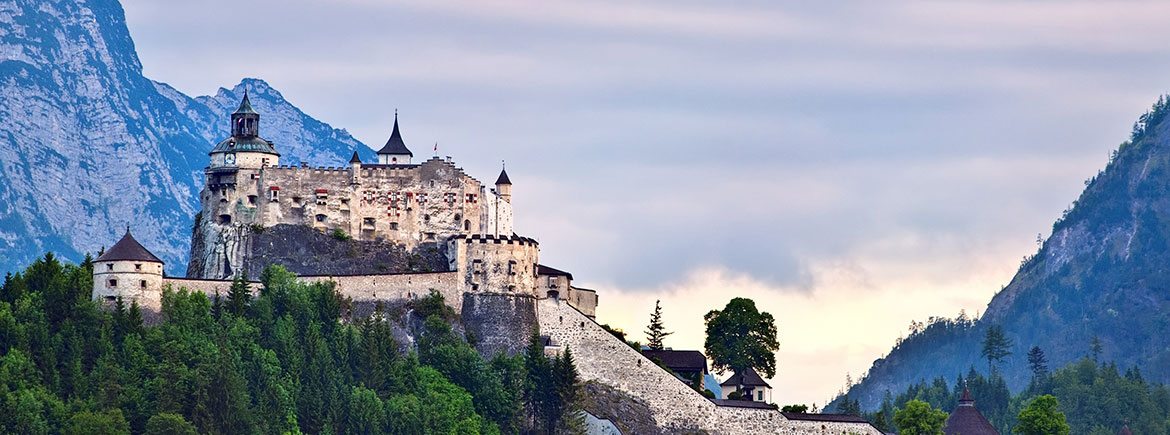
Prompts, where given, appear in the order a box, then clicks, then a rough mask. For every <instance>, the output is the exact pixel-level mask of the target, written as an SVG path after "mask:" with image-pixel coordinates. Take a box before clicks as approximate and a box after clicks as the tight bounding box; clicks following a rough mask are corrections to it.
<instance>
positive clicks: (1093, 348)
mask: <svg viewBox="0 0 1170 435" xmlns="http://www.w3.org/2000/svg"><path fill="white" fill-rule="evenodd" d="M1102 350H1103V346H1101V337H1098V336H1096V335H1094V336H1093V339H1092V340H1089V355H1090V356H1092V357H1093V361H1098V360H1100V358H1101V351H1102Z"/></svg>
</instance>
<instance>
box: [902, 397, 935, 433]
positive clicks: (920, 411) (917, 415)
mask: <svg viewBox="0 0 1170 435" xmlns="http://www.w3.org/2000/svg"><path fill="white" fill-rule="evenodd" d="M946 423H947V413H946V412H943V411H941V410H938V409H934V408H933V407H931V406H930V404H929V403H926V402H923V401H921V400H911V401H910V402H908V403H906V406H905V407H904V408H902V409H899V410H897V411H895V412H894V425H896V426H897V427H898V433H899V434H900V435H942V433H943V430H942V429H943V425H945V424H946Z"/></svg>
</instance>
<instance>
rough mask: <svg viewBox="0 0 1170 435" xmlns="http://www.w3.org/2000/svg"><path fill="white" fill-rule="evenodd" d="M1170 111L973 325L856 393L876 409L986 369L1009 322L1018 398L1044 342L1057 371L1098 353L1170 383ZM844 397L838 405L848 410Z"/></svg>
mask: <svg viewBox="0 0 1170 435" xmlns="http://www.w3.org/2000/svg"><path fill="white" fill-rule="evenodd" d="M1168 115H1170V104H1168V102H1167V100H1166V98H1165V97H1163V98H1160V99H1159V100H1158V102H1157V103H1156V104H1155V105H1154V106H1153V108H1152V109H1151V110H1150V111H1149V112H1147V113H1146V114H1144V115H1142V116H1141V117H1140V118H1139V120H1138V122H1137V123H1136V124H1135V126H1134V130H1133V134H1132V135H1131V137H1130V140H1128V141H1126V142H1124V143H1122V145H1121V146H1119V147H1118V149H1117V150H1116V152H1115V153H1114V154H1113V155H1112V157H1111V158H1110V161H1109V163H1108V164H1107V165H1106V167H1105V168H1104V169H1102V170H1101V171H1099V172H1098V173H1097V174H1096V175H1095V176H1093V177H1092V178H1091V179H1090V180H1089V181H1088V182H1087V183H1086V187H1085V189H1084V191H1083V192H1082V193H1081V195H1080V196H1079V198H1078V199H1077V200H1076V201H1075V202H1074V203H1073V205H1072V206H1070V207H1069V208H1068V209H1067V210H1066V211H1065V212H1064V213H1063V215H1062V216H1061V217H1060V218H1059V219H1057V220H1056V222H1055V223H1054V224H1053V231H1052V235H1051V236H1049V237H1048V238H1047V239H1046V240H1044V242H1043V244H1042V245H1041V246H1040V248H1039V250H1038V251H1037V253H1036V254H1035V255H1033V256H1030V257H1028V258H1027V259H1026V260H1025V261H1024V262H1023V263H1022V264H1021V266H1020V269H1019V271H1018V272H1017V273H1016V275H1015V276H1013V278H1012V280H1011V281H1010V282H1009V283H1008V284H1007V285H1006V286H1005V287H1004V288H1003V289H1002V290H1001V291H999V292H998V293H996V295H995V296H994V297H993V298H992V299H991V301H989V303H988V306H987V310H986V311H985V312H984V315H983V316H982V317H981V318H980V319H978V320H977V321H973V322H954V321H951V320H949V319H944V320H941V321H936V322H934V323H932V324H931V325H927V326H925V327H924V328H922V329H921V330H920V331H917V332H915V333H914V334H912V335H911V337H909V338H907V339H906V340H903V341H901V342H899V343H898V344H897V345H896V346H895V347H894V348H893V349H892V350H891V351H890V352H889V353H888V354H887V355H885V356H883V357H882V358H878V359H877V360H875V361H874V363H873V365H872V366H871V368H870V370H869V372H868V373H867V375H866V376H865V377H863V379H862V380H861V381H860V382H858V383H857V384H856V385H853V386H851V387H850V388H849V391H848V392H847V396H848V397H849V398H850V399H851V400H858V401H859V402H860V403H861V405H862V407H863V408H866V409H872V408H873V407H875V406H876V405H877V404H878V403H880V400H881V397H882V395H883V394H884V393H885V392H886V391H889V392H891V393H893V394H898V393H899V392H901V391H903V390H905V388H906V387H907V386H908V385H909V384H912V383H915V382H919V381H922V380H926V381H930V380H931V379H934V378H936V377H939V376H942V377H944V378H946V379H954V378H955V376H956V375H958V374H962V373H966V372H967V370H968V369H969V368H971V367H975V368H977V369H980V371H981V372H986V370H987V367H988V366H987V361H986V360H984V359H983V357H982V354H981V351H982V340H983V334H984V333H985V331H986V330H987V328H989V327H990V326H992V325H997V326H1000V327H1002V328H1003V329H1004V331H1005V333H1006V334H1007V335H1008V337H1009V338H1010V339H1012V340H1013V346H1012V348H1011V349H1010V350H1011V352H1012V355H1010V356H1009V357H1008V358H1006V359H1005V361H1004V362H1003V363H1002V364H1000V365H999V370H1000V372H1001V373H1002V374H1003V375H1004V377H1005V378H1006V380H1007V382H1008V385H1009V386H1010V387H1011V389H1012V390H1013V391H1020V390H1022V389H1023V387H1024V386H1026V384H1027V382H1028V380H1029V379H1030V375H1031V372H1030V370H1029V368H1028V364H1027V358H1026V354H1027V353H1028V350H1029V349H1030V348H1031V347H1032V346H1039V347H1040V348H1041V350H1042V351H1044V352H1045V355H1046V356H1047V358H1048V362H1049V365H1050V366H1051V367H1053V368H1056V367H1061V366H1063V365H1065V364H1067V363H1071V362H1074V361H1076V360H1078V359H1080V358H1083V357H1085V356H1088V355H1089V354H1090V342H1092V341H1093V339H1094V338H1097V339H1099V340H1100V343H1101V344H1102V349H1101V355H1100V356H1099V357H1100V358H1101V360H1102V361H1113V362H1115V363H1117V364H1118V365H1119V366H1121V367H1134V366H1136V367H1139V368H1141V370H1142V373H1143V374H1144V375H1145V376H1146V377H1147V379H1149V380H1152V381H1155V382H1163V383H1166V382H1170V337H1166V336H1165V335H1164V334H1161V333H1160V331H1166V330H1170V315H1168V314H1167V313H1170V120H1168ZM839 399H840V397H839V398H838V400H837V401H836V402H834V403H837V402H839Z"/></svg>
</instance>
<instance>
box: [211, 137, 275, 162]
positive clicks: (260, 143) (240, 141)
mask: <svg viewBox="0 0 1170 435" xmlns="http://www.w3.org/2000/svg"><path fill="white" fill-rule="evenodd" d="M244 152H254V153H264V154H272V155H274V156H277V157H279V156H280V153H278V152H276V148H273V147H272V142H269V141H266V140H264V139H263V138H261V137H260V136H251V137H235V136H233V137H229V138H227V139H224V140H223V141H221V142H220V143H219V145H216V146H215V148H212V149H211V152H210V153H209V154H215V153H244Z"/></svg>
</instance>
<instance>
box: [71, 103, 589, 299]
mask: <svg viewBox="0 0 1170 435" xmlns="http://www.w3.org/2000/svg"><path fill="white" fill-rule="evenodd" d="M260 126H261V124H260V114H259V113H257V112H256V111H255V110H254V109H253V108H252V104H251V102H250V101H249V99H248V95H247V93H246V92H245V94H244V98H243V100H242V101H241V102H240V105H239V108H238V109H236V111H235V112H233V113H232V114H231V136H229V137H228V138H226V139H224V140H222V141H220V142H219V143H218V144H217V145H215V146H214V147H213V148H212V149H211V151H210V152H209V157H210V159H209V160H210V163H209V165H208V166H207V168H206V169H205V170H204V174H205V183H204V188H203V190H202V192H200V202H201V205H202V209H201V212H200V213H199V215H198V216H197V217H196V220H195V221H196V223H195V228H194V230H193V234H192V240H191V261H190V264H189V266H188V269H187V277H186V278H171V277H164V276H163V265H162V261H161V260H159V259H158V258H157V257H155V256H154V255H153V254H151V253H150V252H149V251H148V250H146V249H145V248H144V247H142V245H141V244H139V243H138V242H137V241H136V240H134V238H133V236H132V235H131V234H130V232H129V229H127V233H126V235H125V236H124V237H123V238H122V240H120V241H119V242H118V243H116V244H115V245H114V246H113V247H111V249H110V250H109V251H107V252H106V253H105V254H104V255H102V256H100V257H99V258H98V259H97V262H96V263H95V264H98V265H99V267H98V268H97V269H96V270H95V273H94V275H95V276H94V278H95V279H94V291H93V295H94V298H100V299H103V300H111V301H112V300H115V299H117V298H119V297H120V298H122V299H123V300H125V301H126V302H127V303H129V302H131V301H134V302H138V304H139V305H140V306H142V307H145V308H149V309H157V308H158V307H159V304H160V300H161V294H162V289H163V287H164V286H165V285H168V284H169V285H172V286H174V287H176V288H177V287H180V286H181V287H187V288H188V289H192V290H199V291H204V292H206V293H208V294H209V295H211V294H213V293H214V292H215V291H219V292H221V293H225V294H226V288H227V286H229V285H230V283H231V280H232V279H233V278H235V277H237V276H239V275H241V274H242V272H243V271H244V270H245V266H246V265H248V264H249V263H265V265H266V263H267V260H268V259H266V258H255V256H254V255H253V250H252V249H251V244H252V241H253V240H254V239H255V237H256V234H257V233H258V232H261V231H264V230H265V229H268V228H273V227H278V226H282V225H286V226H289V225H291V226H308V227H312V228H314V229H317V230H320V231H322V232H326V233H330V232H336V233H338V234H344V235H345V237H347V238H348V237H352V238H353V239H355V240H358V241H379V242H388V243H391V244H394V245H397V246H399V247H401V248H402V249H404V250H407V251H410V250H414V249H417V248H419V247H423V246H427V247H431V248H433V249H435V250H437V251H438V252H441V253H442V254H443V255H444V256H445V257H446V258H445V259H446V261H445V263H446V264H445V266H446V267H445V270H438V271H431V272H428V273H373V272H372V271H364V272H362V273H359V274H345V275H343V276H335V275H330V274H317V273H314V272H315V271H313V270H310V271H308V272H309V273H307V274H302V278H303V279H305V280H329V281H333V282H335V283H337V287H338V291H340V292H341V293H342V295H344V296H348V297H351V298H354V299H355V300H359V301H361V300H376V299H381V298H384V297H388V296H390V295H392V294H395V292H398V293H403V294H404V295H406V296H408V297H411V296H415V295H419V294H422V295H425V294H427V293H428V291H429V290H431V289H435V290H439V291H441V292H443V293H445V296H448V300H450V301H456V302H457V301H459V300H462V298H456V299H451V297H456V296H461V295H462V294H465V293H485V294H514V295H530V296H532V297H535V298H547V297H554V298H558V299H564V300H566V301H568V302H569V303H570V304H572V305H574V306H575V307H577V308H578V309H580V310H582V312H584V313H586V314H587V315H589V316H590V317H592V316H593V313H594V310H595V309H596V306H597V293H596V292H595V291H593V290H589V289H582V288H576V287H573V286H572V285H571V282H570V280H571V279H572V275H571V274H568V273H566V272H562V271H560V270H557V269H555V268H551V267H548V266H544V265H541V264H539V254H540V249H539V244H538V242H537V241H536V240H533V239H531V238H527V237H522V236H518V235H516V234H515V233H513V229H512V204H511V201H512V181H511V179H510V178H509V177H508V173H507V171H506V170H504V169H501V171H500V174H499V176H498V177H497V178H496V182H495V186H494V188H489V187H488V186H485V185H484V184H483V183H481V182H480V181H479V180H476V179H475V178H473V177H471V176H470V175H467V174H466V173H464V171H463V170H462V169H461V168H458V167H456V166H455V164H454V163H453V162H452V161H451V159H450V158H447V159H440V158H438V157H433V158H431V159H428V160H426V161H424V162H422V163H417V164H416V163H413V159H414V153H413V152H411V151H410V149H409V148H408V147H407V146H406V143H405V142H404V141H403V139H402V133H401V131H400V129H399V126H398V116H397V114H395V118H394V128H393V131H392V132H391V134H390V139H389V140H388V141H387V142H386V145H385V146H384V147H382V149H380V150H379V151H378V153H377V154H378V163H364V162H362V161H361V159H359V158H358V153H357V152H356V151H355V152H354V153H353V158H351V159H350V161H349V164H348V165H347V166H344V167H331V168H323V167H308V166H306V165H281V162H280V153H279V152H278V151H277V149H276V147H275V146H274V145H273V144H272V143H271V142H269V141H267V140H265V139H264V138H263V137H262V136H261V135H260ZM379 294H380V295H381V296H378V295H379Z"/></svg>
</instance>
